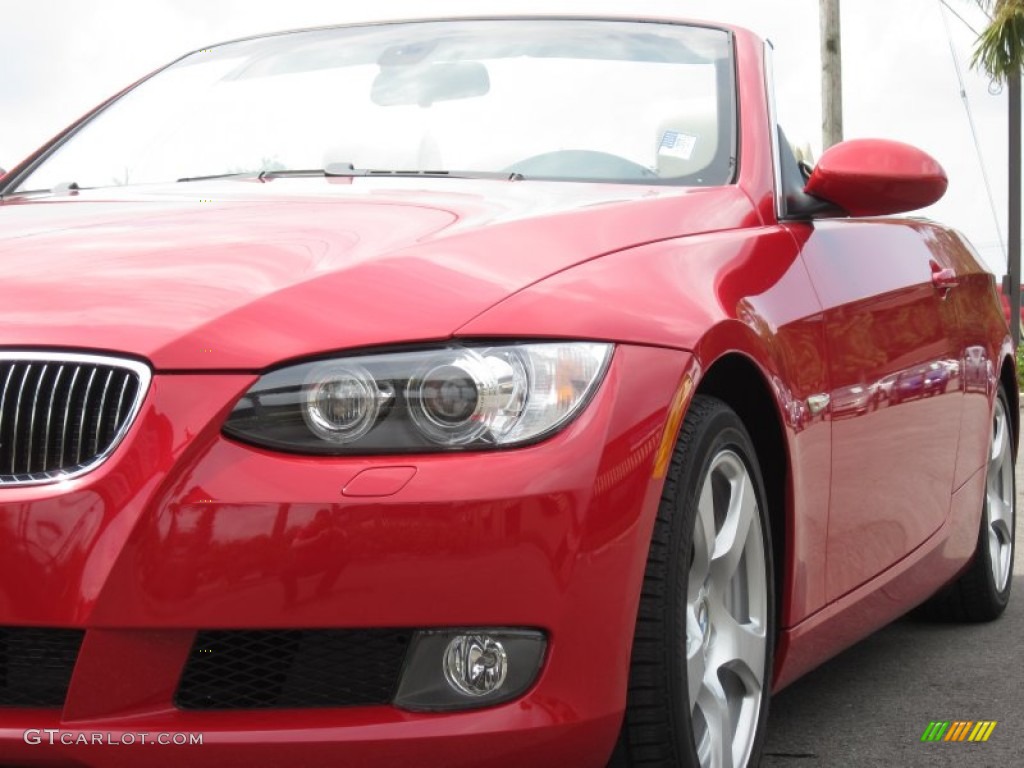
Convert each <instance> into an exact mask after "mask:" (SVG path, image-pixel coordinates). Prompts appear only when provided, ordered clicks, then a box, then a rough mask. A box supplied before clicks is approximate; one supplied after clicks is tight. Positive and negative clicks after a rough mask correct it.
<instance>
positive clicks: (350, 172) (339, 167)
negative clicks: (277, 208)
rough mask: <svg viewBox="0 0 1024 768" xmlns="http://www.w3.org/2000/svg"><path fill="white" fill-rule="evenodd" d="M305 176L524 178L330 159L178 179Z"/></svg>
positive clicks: (503, 172) (260, 179)
mask: <svg viewBox="0 0 1024 768" xmlns="http://www.w3.org/2000/svg"><path fill="white" fill-rule="evenodd" d="M302 176H324V177H328V178H330V177H334V178H339V177H340V178H349V177H379V178H386V177H419V178H431V179H502V180H504V181H522V180H523V178H524V176H523V174H521V173H515V172H512V171H429V170H428V171H413V170H381V169H377V168H353V167H352V165H351V164H350V163H330V164H328V166H327V167H326V168H310V169H305V170H280V171H259V172H258V173H257V172H253V171H248V172H242V173H214V174H211V175H209V176H186V177H184V178H181V179H178V181H179V182H186V181H210V180H213V179H256V180H258V181H268V180H270V179H281V178H289V177H302Z"/></svg>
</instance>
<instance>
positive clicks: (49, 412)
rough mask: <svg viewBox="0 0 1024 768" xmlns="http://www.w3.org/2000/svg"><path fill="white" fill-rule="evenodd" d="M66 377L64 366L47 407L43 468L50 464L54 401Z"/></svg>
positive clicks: (57, 377) (52, 388)
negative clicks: (63, 378) (62, 380)
mask: <svg viewBox="0 0 1024 768" xmlns="http://www.w3.org/2000/svg"><path fill="white" fill-rule="evenodd" d="M63 375H64V366H63V365H60V366H59V367H58V368H57V376H56V378H55V379H54V380H53V386H52V387H51V388H50V403H49V405H47V406H46V433H45V434H44V435H43V467H44V468H45V467H46V466H47V464H48V463H49V461H48V460H49V458H50V423H51V422H52V421H53V401H54V399H55V398H56V397H57V390H58V389H59V388H60V379H61V376H63Z"/></svg>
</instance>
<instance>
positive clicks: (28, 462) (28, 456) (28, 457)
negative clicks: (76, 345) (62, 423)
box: [25, 363, 50, 472]
mask: <svg viewBox="0 0 1024 768" xmlns="http://www.w3.org/2000/svg"><path fill="white" fill-rule="evenodd" d="M49 367H50V366H49V364H46V363H44V364H43V370H41V371H40V372H39V378H38V379H37V380H36V393H35V394H34V395H33V396H32V410H31V411H30V412H29V420H28V450H27V451H25V471H26V472H31V471H32V441H33V440H34V439H35V436H36V414H37V413H38V412H39V391H40V390H41V389H42V388H43V382H44V381H46V371H47V369H48V368H49Z"/></svg>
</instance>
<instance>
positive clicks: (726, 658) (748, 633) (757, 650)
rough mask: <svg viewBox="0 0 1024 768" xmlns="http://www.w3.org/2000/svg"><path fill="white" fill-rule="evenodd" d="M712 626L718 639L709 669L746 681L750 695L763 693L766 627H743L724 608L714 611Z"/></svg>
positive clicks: (713, 647)
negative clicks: (726, 670) (718, 670)
mask: <svg viewBox="0 0 1024 768" xmlns="http://www.w3.org/2000/svg"><path fill="white" fill-rule="evenodd" d="M712 623H713V625H714V627H715V638H714V644H713V646H712V653H711V658H710V659H709V665H708V666H709V667H712V668H714V669H715V670H717V669H718V668H720V667H725V668H727V669H729V670H731V671H732V672H734V673H735V674H736V675H737V676H738V677H739V678H740V679H741V680H742V681H743V684H744V685H745V686H746V688H747V691H748V693H750V694H757V693H759V692H760V691H761V688H762V686H763V685H764V660H765V651H766V638H765V632H764V627H762V626H760V625H759V624H757V623H756V622H750V623H747V624H740V623H739V622H738V621H736V619H735V618H733V616H732V615H731V614H730V613H729V612H728V611H727V610H726V609H725V607H724V606H722V605H719V606H716V607H714V608H713V609H712Z"/></svg>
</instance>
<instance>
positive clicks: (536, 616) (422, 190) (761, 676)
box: [0, 17, 1019, 768]
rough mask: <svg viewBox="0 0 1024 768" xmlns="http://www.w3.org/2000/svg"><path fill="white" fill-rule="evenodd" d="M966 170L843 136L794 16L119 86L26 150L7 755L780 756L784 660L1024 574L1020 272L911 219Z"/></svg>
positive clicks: (0, 532) (313, 50) (15, 322)
mask: <svg viewBox="0 0 1024 768" xmlns="http://www.w3.org/2000/svg"><path fill="white" fill-rule="evenodd" d="M945 188H946V177H945V174H944V172H943V170H942V168H941V167H940V166H939V165H938V163H936V162H935V161H934V160H933V159H931V158H930V157H928V156H927V155H925V154H924V153H922V152H920V151H918V150H916V149H913V148H911V147H909V146H906V145H903V144H897V143H893V142H888V141H883V140H860V141H850V142H846V143H843V144H839V145H837V146H835V147H833V148H831V149H829V150H828V151H827V152H825V153H824V154H823V155H822V157H821V160H820V162H819V163H818V165H817V167H816V168H814V169H813V172H808V173H805V172H804V171H802V170H801V168H800V166H799V165H798V164H797V162H796V160H795V159H794V156H793V153H792V151H791V150H790V147H789V145H788V144H787V141H786V139H785V137H784V135H783V133H782V131H781V130H780V128H779V126H778V125H777V124H776V122H775V117H774V106H773V98H772V85H771V75H770V48H769V47H768V46H766V45H765V44H764V43H762V42H761V41H760V40H759V39H757V38H756V37H755V36H754V35H752V34H750V33H749V32H747V31H744V30H742V29H737V28H729V27H724V26H722V27H717V26H708V25H704V24H693V23H686V22H683V21H679V20H669V19H661V20H659V19H647V20H636V19H632V20H626V19H614V18H561V17H559V18H555V17H551V18H533V17H530V18H526V17H523V18H472V19H447V20H426V21H416V22H403V23H388V24H370V25H357V26H344V27H337V28H328V29H312V30H303V31H298V32H291V33H285V34H277V35H268V36H264V37H257V38H251V39H245V40H238V41H235V42H230V43H225V44H223V45H218V46H214V47H211V48H206V49H203V50H199V51H196V52H194V53H191V54H189V55H187V56H184V57H183V58H181V59H179V60H178V61H176V62H174V63H173V64H171V65H170V66H168V67H166V68H164V69H162V70H161V71H159V72H157V73H156V74H154V75H152V76H151V77H149V78H147V79H145V80H144V81H142V82H141V83H139V84H137V85H136V86H134V87H132V88H130V89H128V90H126V91H124V92H123V93H121V94H118V95H117V96H115V97H114V98H112V99H110V100H109V101H108V102H106V103H105V104H103V105H101V106H100V107H99V108H97V109H96V110H95V111H93V112H92V113H91V114H89V115H87V116H86V117H85V118H83V119H82V120H81V121H79V122H78V123H76V124H75V125H73V126H71V127H70V128H69V129H67V130H66V131H65V132H64V133H62V134H61V135H59V136H57V137H56V138H55V139H54V140H52V141H51V142H50V143H48V144H47V145H45V146H44V147H43V148H42V149H40V150H39V151H38V152H37V153H36V154H34V155H33V156H32V157H30V158H28V159H27V160H25V161H24V162H22V163H21V164H20V165H18V166H17V167H15V168H13V169H12V170H11V171H10V172H9V173H8V174H6V175H5V176H4V177H3V178H2V180H0V195H2V197H0V280H2V282H0V285H2V286H3V287H2V297H3V300H2V301H0V350H2V351H0V762H3V764H4V765H11V764H13V765H23V764H32V765H51V766H61V765H68V766H138V765H147V766H180V765H186V764H187V765H190V766H193V767H194V768H201V766H223V765H245V766H300V765H301V766H338V765H352V766H356V765H358V766H418V767H419V768H424V767H428V768H429V767H430V766H444V767H446V768H457V767H460V766H462V767H469V766H484V765H486V766H524V765H529V766H535V767H536V768H540V767H541V766H559V767H564V766H574V767H576V768H587V767H589V766H603V765H606V764H611V765H614V766H705V767H715V768H718V767H720V766H721V767H729V766H748V765H750V766H752V765H756V764H757V762H758V755H759V751H760V748H761V744H762V742H763V739H764V735H765V731H766V727H767V722H768V721H767V712H768V703H769V698H770V694H771V693H772V692H775V691H778V690H779V689H781V688H783V687H785V686H786V685H787V684H789V683H790V682H792V681H793V680H795V679H796V678H797V677H799V676H800V675H801V674H803V673H804V672H806V671H808V670H809V669H811V668H813V667H814V666H815V665H817V664H819V663H821V662H822V661H824V660H825V659H827V658H829V657H830V656H832V655H834V654H836V653H838V652H839V651H840V650H842V649H843V648H845V647H847V646H849V645H850V644H852V643H854V642H856V641H857V640H858V639H860V638H862V637H864V636H865V635H867V634H869V633H871V632H873V631H874V630H876V629H878V628H879V627H882V626H883V625H885V624H886V623H887V622H890V621H892V620H893V619H895V618H896V617H898V616H900V615H901V614H903V613H905V612H907V611H910V610H911V609H913V608H915V607H917V606H923V607H922V609H921V610H922V611H925V612H927V613H930V614H933V615H936V616H942V617H945V618H947V619H958V620H966V621H983V620H990V619H994V618H995V617H997V616H998V615H999V614H1000V613H1001V612H1002V611H1003V609H1004V607H1005V606H1006V603H1007V600H1008V598H1009V592H1010V585H1011V582H1012V579H1011V577H1010V574H1011V572H1012V559H1013V546H1014V542H1013V530H1014V480H1013V463H1014V456H1015V452H1016V445H1017V434H1018V413H1019V410H1018V402H1017V398H1018V394H1017V388H1016V386H1014V382H1015V377H1014V368H1013V360H1012V354H1011V346H1010V341H1009V337H1008V333H1007V326H1006V321H1005V320H1004V318H1003V316H1002V312H1001V310H1000V305H999V300H998V297H997V294H996V290H995V287H994V285H993V279H992V276H991V275H989V274H988V273H987V272H986V271H985V270H984V269H983V268H982V267H981V266H979V263H978V261H977V258H976V255H975V253H974V251H973V250H972V249H971V247H970V246H969V245H968V244H967V243H966V242H965V241H964V240H963V238H961V237H960V236H959V235H958V234H956V233H955V232H952V231H950V230H947V229H944V228H943V227H941V226H939V225H936V224H932V223H928V222H925V221H922V220H918V219H903V218H885V217H887V216H891V215H892V214H896V213H899V212H902V211H908V210H913V209H916V208H920V207H922V206H926V205H928V204H930V203H932V202H933V201H935V200H936V199H938V198H939V197H940V196H941V195H942V194H943V192H944V191H945ZM921 370H926V371H941V372H942V386H941V387H938V386H932V387H929V385H928V384H926V383H921V385H920V389H921V392H919V393H914V396H911V394H912V393H911V392H910V390H909V389H907V387H903V389H901V388H900V387H901V386H902V385H901V384H900V383H899V382H907V381H909V380H910V379H912V378H913V376H914V375H916V374H915V372H916V371H921ZM908 386H909V385H908ZM904 390H906V391H904ZM923 394H928V395H929V396H927V397H925V396H921V395H923Z"/></svg>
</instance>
